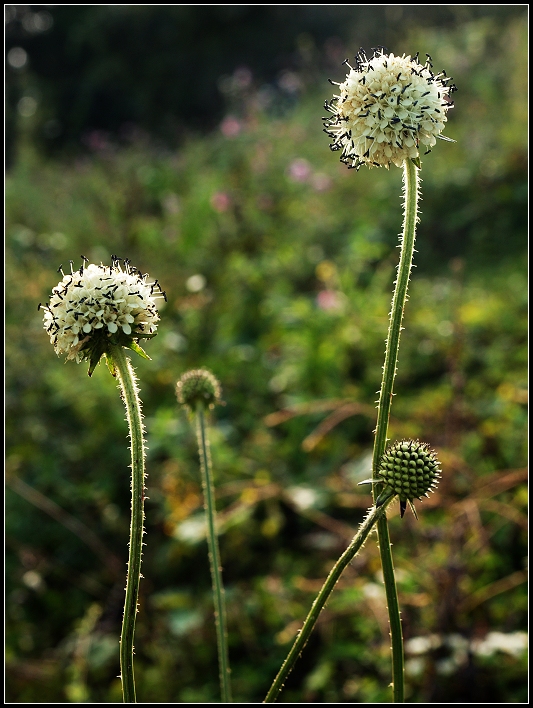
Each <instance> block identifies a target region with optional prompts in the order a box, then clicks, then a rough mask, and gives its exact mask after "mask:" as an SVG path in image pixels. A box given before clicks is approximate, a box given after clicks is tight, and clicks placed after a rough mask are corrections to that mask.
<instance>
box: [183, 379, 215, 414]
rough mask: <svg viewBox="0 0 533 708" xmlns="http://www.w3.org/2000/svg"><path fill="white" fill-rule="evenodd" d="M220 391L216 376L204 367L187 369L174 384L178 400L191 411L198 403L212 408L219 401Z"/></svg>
mask: <svg viewBox="0 0 533 708" xmlns="http://www.w3.org/2000/svg"><path fill="white" fill-rule="evenodd" d="M221 392H222V391H221V388H220V384H219V382H218V380H217V378H216V377H215V376H213V374H212V373H211V372H210V371H206V370H205V369H193V370H192V371H187V372H186V373H185V374H183V376H182V377H181V379H180V380H179V381H178V383H177V384H176V395H177V397H178V402H179V403H181V405H182V406H185V407H186V408H188V409H190V410H193V411H194V410H195V409H196V406H197V404H198V403H203V404H204V405H205V406H207V407H208V408H214V406H215V405H216V404H217V403H220V402H221V398H220V396H221Z"/></svg>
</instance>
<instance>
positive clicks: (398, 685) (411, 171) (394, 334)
mask: <svg viewBox="0 0 533 708" xmlns="http://www.w3.org/2000/svg"><path fill="white" fill-rule="evenodd" d="M418 186H419V177H418V169H417V167H415V165H414V164H413V162H412V161H411V160H410V159H407V160H405V162H404V195H405V206H404V223H403V233H402V238H401V253H400V263H399V265H398V275H397V278H396V287H395V289H394V295H393V298H392V307H391V313H390V321H389V331H388V334H387V346H386V349H385V363H384V365H383V379H382V382H381V390H380V395H379V405H378V417H377V425H376V431H375V439H374V452H373V456H372V471H373V476H374V477H376V476H377V471H378V466H379V462H380V459H381V457H382V455H383V453H384V452H385V447H386V445H387V429H388V425H389V417H390V409H391V404H392V396H393V393H392V391H393V386H394V378H395V376H396V367H397V363H398V351H399V348H400V333H401V330H402V319H403V313H404V307H405V302H406V300H407V287H408V285H409V276H410V273H411V265H412V262H413V252H414V245H415V233H416V222H417V211H418V196H419V194H418ZM380 487H381V485H377V484H376V485H374V486H373V494H374V500H375V499H376V498H377V495H378V494H379V492H380ZM377 528H378V541H379V551H380V554H381V565H382V568H383V580H384V583H385V592H386V596H387V607H388V611H389V623H390V632H391V643H392V686H393V700H394V702H395V703H403V701H404V660H403V637H402V625H401V619H400V608H399V604H398V592H397V590H396V581H395V578H394V566H393V563H392V552H391V544H390V537H389V529H388V526H387V518H386V517H385V516H382V517H381V518H380V519H379V521H378V524H377Z"/></svg>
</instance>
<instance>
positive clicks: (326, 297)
mask: <svg viewBox="0 0 533 708" xmlns="http://www.w3.org/2000/svg"><path fill="white" fill-rule="evenodd" d="M316 304H317V305H318V307H319V308H320V309H321V310H339V309H340V308H341V307H342V305H343V302H342V298H341V296H340V295H339V293H337V292H335V290H321V291H320V292H319V293H318V295H317V296H316Z"/></svg>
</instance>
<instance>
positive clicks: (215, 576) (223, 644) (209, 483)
mask: <svg viewBox="0 0 533 708" xmlns="http://www.w3.org/2000/svg"><path fill="white" fill-rule="evenodd" d="M196 437H197V440H198V452H199V454H200V467H201V469H202V486H203V489H204V504H205V511H206V517H207V543H208V548H209V565H210V568H211V581H212V584H213V597H214V602H215V626H216V632H217V645H218V665H219V673H220V690H221V694H222V702H223V703H231V685H230V665H229V654H228V632H227V621H226V604H225V600H224V586H223V584H222V566H221V564H220V551H219V548H218V537H217V531H216V508H215V487H214V483H213V472H212V466H211V455H210V454H209V443H208V441H207V436H206V432H205V411H204V404H203V403H201V402H199V403H198V404H197V406H196Z"/></svg>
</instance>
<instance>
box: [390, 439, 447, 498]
mask: <svg viewBox="0 0 533 708" xmlns="http://www.w3.org/2000/svg"><path fill="white" fill-rule="evenodd" d="M439 473H440V468H439V461H438V460H437V456H436V454H435V451H434V450H432V449H431V448H430V447H429V445H428V444H427V443H422V442H419V441H418V440H401V441H400V442H396V443H394V444H393V445H391V446H390V447H389V448H388V449H387V450H386V451H385V453H384V455H383V457H382V458H381V461H380V464H379V468H378V476H379V477H381V479H382V480H383V482H384V483H385V484H386V485H388V486H389V487H391V488H392V489H393V490H394V491H395V492H396V494H398V496H399V497H400V502H403V503H404V504H405V502H407V501H412V500H413V499H420V497H422V496H426V497H427V496H428V492H430V491H432V490H433V489H434V488H435V487H436V485H437V482H438V480H439V478H440V474H439Z"/></svg>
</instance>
